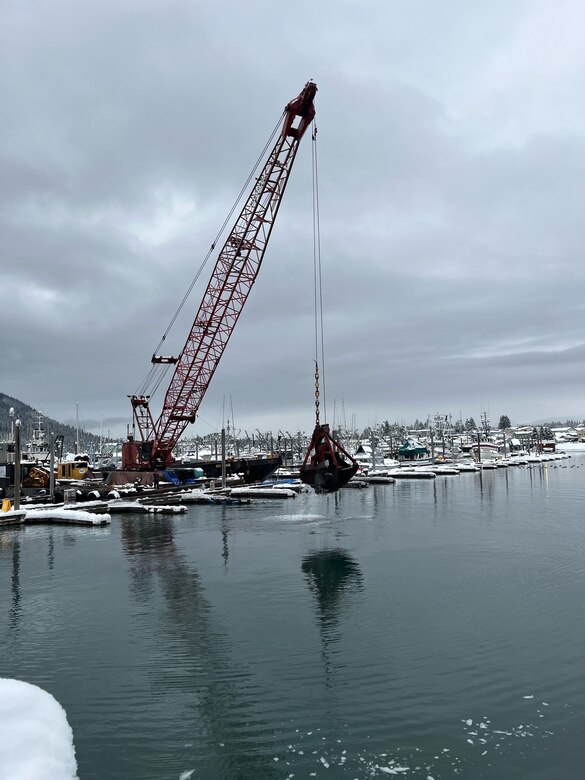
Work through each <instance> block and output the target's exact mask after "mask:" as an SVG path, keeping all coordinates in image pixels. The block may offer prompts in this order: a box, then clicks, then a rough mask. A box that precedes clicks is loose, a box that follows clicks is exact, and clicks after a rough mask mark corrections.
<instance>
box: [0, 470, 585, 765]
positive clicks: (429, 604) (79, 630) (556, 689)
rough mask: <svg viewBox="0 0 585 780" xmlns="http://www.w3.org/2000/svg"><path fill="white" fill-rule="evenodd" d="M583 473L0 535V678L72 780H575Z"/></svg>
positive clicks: (487, 478) (582, 627)
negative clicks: (22, 700)
mask: <svg viewBox="0 0 585 780" xmlns="http://www.w3.org/2000/svg"><path fill="white" fill-rule="evenodd" d="M584 463H585V461H583V460H580V459H576V458H573V459H571V460H568V461H562V462H560V463H559V465H556V464H549V465H548V466H534V467H531V468H523V467H517V468H510V469H508V470H504V469H501V470H498V471H490V472H486V473H484V474H482V475H478V474H461V475H460V476H458V477H438V478H437V479H436V480H433V481H430V480H429V481H426V480H425V481H420V482H408V481H405V482H397V483H396V484H394V485H388V486H376V487H370V488H368V489H366V490H361V491H357V490H344V491H341V493H339V494H338V495H334V496H315V495H313V494H310V495H309V494H307V495H301V496H299V497H297V498H295V499H293V500H288V501H282V502H281V501H278V502H277V501H275V502H267V503H263V504H256V505H254V506H243V507H207V506H197V507H193V508H191V509H190V510H189V513H188V514H187V515H183V516H177V517H164V516H163V517H145V516H143V515H135V516H134V515H126V516H121V517H114V518H113V522H112V525H111V527H110V528H107V529H91V530H88V529H71V528H64V527H25V528H22V529H7V530H4V531H0V594H1V596H0V676H3V677H15V678H19V679H22V680H26V681H28V682H31V683H35V684H37V685H40V686H41V687H42V688H45V689H46V690H48V691H49V692H50V693H51V694H53V696H55V697H56V698H57V700H58V701H59V702H60V703H61V704H62V705H63V707H64V708H65V710H66V712H67V715H68V719H69V722H70V724H71V726H72V728H73V732H74V738H75V747H76V752H77V759H78V765H79V776H80V778H81V779H82V780H92V779H93V778H100V780H101V779H102V778H112V779H113V780H114V779H117V778H120V779H122V778H124V780H128V778H130V780H133V779H134V778H136V779H137V780H142V779H143V778H144V779H148V778H156V779H157V780H163V779H165V778H169V779H172V780H177V778H179V777H182V778H188V777H191V778H193V780H201V779H202V778H205V779H207V780H221V779H223V778H274V780H276V779H277V778H292V777H295V778H310V777H318V778H331V779H332V780H334V779H335V778H360V779H361V778H370V777H377V776H379V777H386V776H392V775H394V776H399V777H404V778H408V780H411V779H412V778H422V779H423V780H427V778H429V777H430V778H434V780H440V779H444V778H454V777H463V778H472V779H473V780H475V779H476V778H490V779H491V778H494V779H495V778H498V779H502V778H530V779H531V780H539V779H540V778H542V779H543V780H545V779H546V780H551V779H553V780H554V779H559V780H564V779H565V778H567V779H569V778H581V777H583V776H584V775H585V767H584V765H583V764H584V761H583V759H584V757H585V748H584V738H583V734H584V733H585V664H584V658H583V655H584V652H585V642H584V640H585V530H584V527H585V517H584V512H583V508H584V503H585V502H584V498H585V467H584ZM190 772H192V774H191V775H189V773H190ZM0 774H1V772H0Z"/></svg>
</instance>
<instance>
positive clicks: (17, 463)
mask: <svg viewBox="0 0 585 780" xmlns="http://www.w3.org/2000/svg"><path fill="white" fill-rule="evenodd" d="M14 508H15V509H20V420H17V421H16V422H15V423H14Z"/></svg>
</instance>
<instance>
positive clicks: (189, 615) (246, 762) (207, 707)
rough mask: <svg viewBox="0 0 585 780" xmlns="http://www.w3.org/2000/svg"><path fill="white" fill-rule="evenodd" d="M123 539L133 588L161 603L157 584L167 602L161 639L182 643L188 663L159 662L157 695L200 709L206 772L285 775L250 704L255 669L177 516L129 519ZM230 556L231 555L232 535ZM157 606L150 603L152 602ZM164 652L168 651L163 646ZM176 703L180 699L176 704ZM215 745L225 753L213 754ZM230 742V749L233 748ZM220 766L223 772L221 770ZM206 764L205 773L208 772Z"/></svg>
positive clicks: (196, 723) (197, 722)
mask: <svg viewBox="0 0 585 780" xmlns="http://www.w3.org/2000/svg"><path fill="white" fill-rule="evenodd" d="M121 525H122V544H123V549H124V552H125V553H126V555H127V557H128V561H129V563H130V567H131V579H132V591H133V592H134V594H135V596H136V597H137V598H138V599H139V600H141V601H149V602H151V601H152V603H153V608H154V606H155V605H156V601H155V599H156V593H155V592H156V589H157V582H158V584H159V585H160V589H161V592H162V595H163V598H164V606H165V607H166V610H165V613H164V618H163V620H164V621H165V623H166V628H165V636H164V638H163V637H161V641H163V642H165V643H167V642H168V643H172V644H175V645H179V646H180V653H177V652H176V651H171V654H172V656H173V657H174V658H175V659H177V658H181V659H182V660H181V662H180V663H176V662H175V663H174V664H173V666H172V668H171V667H169V665H168V664H162V665H156V666H155V665H153V671H152V687H153V693H154V694H156V695H157V696H160V698H161V699H163V698H165V699H167V700H168V697H169V694H171V696H172V695H173V694H174V695H176V696H177V697H180V698H181V700H182V702H183V703H184V705H185V707H186V709H187V710H188V711H190V712H193V714H194V717H193V731H194V732H198V734H197V735H195V734H194V737H197V736H200V737H201V739H202V744H203V745H204V747H205V752H206V754H207V755H206V756H205V760H206V767H205V770H207V772H208V774H207V775H206V776H208V777H213V776H225V777H228V776H229V777H234V778H238V777H254V778H267V779H268V780H271V779H272V778H277V777H280V776H281V775H279V773H278V772H277V771H276V769H275V768H273V766H272V765H271V764H272V759H271V757H270V755H269V754H268V753H267V750H266V747H267V746H266V745H265V744H264V743H263V738H262V735H267V734H270V733H271V729H270V727H269V725H268V724H267V723H262V722H261V720H260V719H259V718H258V715H257V714H256V713H255V712H251V711H250V709H251V707H250V704H249V701H250V699H249V696H250V689H251V688H252V687H253V686H254V681H253V680H252V673H251V672H250V671H248V670H246V668H244V667H242V666H241V665H240V666H237V665H236V664H235V663H234V661H233V660H232V659H231V651H232V648H231V646H230V642H229V638H228V637H227V636H226V635H225V634H223V633H222V632H221V630H219V629H218V627H217V626H216V625H215V620H214V616H213V608H212V606H211V604H210V602H209V600H208V599H207V598H206V596H205V589H204V587H203V585H202V583H201V578H200V576H199V573H198V571H197V569H196V568H195V566H193V564H192V563H190V562H189V561H188V560H187V558H186V556H185V555H184V554H183V553H182V552H181V551H180V550H179V548H178V546H177V544H176V542H175V539H174V534H173V521H172V520H171V519H170V518H165V517H155V518H148V519H145V518H144V516H142V515H141V516H137V517H132V516H130V515H129V516H127V517H124V518H122V520H121ZM223 541H224V550H223V554H222V557H223V558H224V560H225V559H226V555H227V552H226V549H225V546H226V543H227V540H226V539H225V537H224V540H223ZM149 609H150V606H149ZM162 653H163V655H164V654H165V653H166V651H165V650H164V648H163V650H162ZM173 707H174V708H175V707H176V705H173ZM210 746H226V749H223V750H222V749H221V747H220V748H219V749H218V748H215V750H217V753H216V754H215V755H210V754H209V751H210V750H213V749H214V748H213V747H210ZM227 746H229V748H228V747H227ZM212 764H215V766H216V770H217V769H218V766H217V765H218V764H219V774H216V775H214V770H213V768H212V766H211V765H212ZM205 770H204V769H203V768H202V767H200V769H199V773H198V775H197V776H198V777H203V774H201V772H204V771H205Z"/></svg>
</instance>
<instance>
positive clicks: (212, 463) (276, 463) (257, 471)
mask: <svg viewBox="0 0 585 780" xmlns="http://www.w3.org/2000/svg"><path fill="white" fill-rule="evenodd" d="M280 466H282V458H281V457H280V455H274V456H273V457H269V458H228V459H227V460H226V463H225V469H226V475H227V476H234V475H236V474H239V475H241V476H242V478H243V480H244V482H246V483H252V482H263V481H264V480H265V479H268V477H270V476H271V475H272V474H274V472H275V471H276V469H277V468H279V467H280ZM193 469H201V470H202V471H203V474H204V475H205V476H206V477H207V478H208V479H221V460H200V461H197V462H196V463H188V464H187V463H185V464H181V463H176V464H173V465H172V466H169V468H168V471H172V472H173V473H174V474H176V475H177V477H178V478H179V479H182V478H183V477H184V478H186V479H188V478H189V475H192V474H193Z"/></svg>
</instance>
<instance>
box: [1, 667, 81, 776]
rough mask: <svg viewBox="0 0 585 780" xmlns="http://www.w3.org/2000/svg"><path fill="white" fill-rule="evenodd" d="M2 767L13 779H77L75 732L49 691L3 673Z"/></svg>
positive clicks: (5, 774) (3, 773) (4, 772)
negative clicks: (12, 678) (5, 675)
mask: <svg viewBox="0 0 585 780" xmlns="http://www.w3.org/2000/svg"><path fill="white" fill-rule="evenodd" d="M0 734H2V738H1V739H0V768H1V770H2V777H6V778H10V780H78V775H77V762H76V760H75V747H74V746H73V732H72V731H71V726H70V725H69V723H68V722H67V715H66V714H65V710H64V709H63V707H62V706H61V705H60V704H59V702H58V701H57V700H56V699H54V698H53V697H52V696H51V694H50V693H47V691H44V690H43V689H42V688H38V687H37V686H36V685H31V684H30V683H27V682H23V681H21V680H8V679H5V678H1V677H0Z"/></svg>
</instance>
